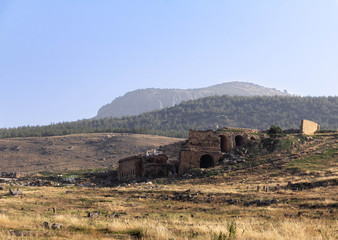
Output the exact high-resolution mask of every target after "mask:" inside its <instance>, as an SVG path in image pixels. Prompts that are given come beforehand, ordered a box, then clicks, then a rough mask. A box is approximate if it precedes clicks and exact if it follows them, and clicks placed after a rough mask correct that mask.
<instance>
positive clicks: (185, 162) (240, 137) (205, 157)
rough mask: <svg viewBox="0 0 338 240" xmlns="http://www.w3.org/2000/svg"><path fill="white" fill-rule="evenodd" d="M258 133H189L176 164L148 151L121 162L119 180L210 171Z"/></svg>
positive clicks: (237, 130) (234, 130)
mask: <svg viewBox="0 0 338 240" xmlns="http://www.w3.org/2000/svg"><path fill="white" fill-rule="evenodd" d="M258 132H259V131H258V130H254V129H245V128H222V129H219V130H217V131H212V130H206V131H198V130H190V131H189V139H188V140H187V141H186V142H185V144H183V146H182V148H181V151H180V153H179V160H178V162H177V161H171V160H169V159H168V156H167V155H165V154H163V153H162V152H157V151H156V150H151V151H147V153H146V154H145V155H136V156H132V157H127V158H124V159H121V160H120V161H119V162H118V163H119V169H118V180H119V181H129V180H134V179H144V178H157V177H168V176H170V175H171V174H175V173H177V172H179V173H183V172H185V171H186V170H189V169H192V168H209V167H213V166H215V164H216V163H217V162H218V161H219V160H220V159H221V157H222V156H223V155H224V154H226V153H230V152H231V151H233V150H234V149H235V148H236V147H238V146H242V145H244V144H245V143H246V142H247V141H253V140H256V138H257V136H256V135H255V133H258Z"/></svg>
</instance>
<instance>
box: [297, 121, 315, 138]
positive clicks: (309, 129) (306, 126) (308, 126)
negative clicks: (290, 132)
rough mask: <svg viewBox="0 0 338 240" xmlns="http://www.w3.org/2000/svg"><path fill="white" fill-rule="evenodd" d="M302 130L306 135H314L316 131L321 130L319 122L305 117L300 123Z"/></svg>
mask: <svg viewBox="0 0 338 240" xmlns="http://www.w3.org/2000/svg"><path fill="white" fill-rule="evenodd" d="M300 131H301V133H302V134H305V135H313V134H315V132H316V131H319V125H318V123H315V122H312V121H309V120H305V119H303V120H302V122H301V124H300Z"/></svg>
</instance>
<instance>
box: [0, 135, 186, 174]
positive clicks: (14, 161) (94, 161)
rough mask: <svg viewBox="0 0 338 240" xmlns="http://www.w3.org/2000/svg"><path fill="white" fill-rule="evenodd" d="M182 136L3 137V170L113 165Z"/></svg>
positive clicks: (44, 169)
mask: <svg viewBox="0 0 338 240" xmlns="http://www.w3.org/2000/svg"><path fill="white" fill-rule="evenodd" d="M180 140H182V139H177V138H167V137H160V136H151V135H140V134H109V133H107V134H102V133H101V134H77V135H69V136H63V137H35V138H12V139H3V140H0V156H1V166H0V172H1V171H5V172H11V171H14V172H15V171H16V172H37V171H62V170H63V171H65V170H67V169H68V170H71V169H88V168H106V167H114V166H116V165H117V161H118V160H119V159H121V158H125V157H128V156H131V155H135V154H141V153H145V151H146V150H149V149H153V148H158V147H159V146H162V145H167V144H172V143H174V142H177V141H180Z"/></svg>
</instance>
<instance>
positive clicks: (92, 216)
mask: <svg viewBox="0 0 338 240" xmlns="http://www.w3.org/2000/svg"><path fill="white" fill-rule="evenodd" d="M100 215H101V212H100V211H93V212H89V213H88V214H87V217H89V218H98V217H99V216H100Z"/></svg>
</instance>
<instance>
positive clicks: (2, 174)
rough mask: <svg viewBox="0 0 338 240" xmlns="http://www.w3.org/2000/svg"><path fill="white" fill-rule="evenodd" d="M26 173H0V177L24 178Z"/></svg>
mask: <svg viewBox="0 0 338 240" xmlns="http://www.w3.org/2000/svg"><path fill="white" fill-rule="evenodd" d="M26 175H27V174H26V173H23V172H2V173H1V177H2V178H22V177H26Z"/></svg>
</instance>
